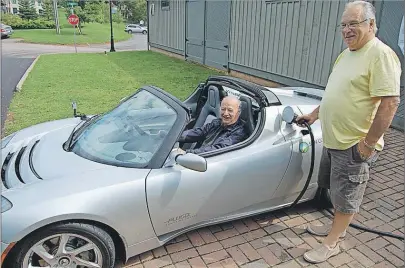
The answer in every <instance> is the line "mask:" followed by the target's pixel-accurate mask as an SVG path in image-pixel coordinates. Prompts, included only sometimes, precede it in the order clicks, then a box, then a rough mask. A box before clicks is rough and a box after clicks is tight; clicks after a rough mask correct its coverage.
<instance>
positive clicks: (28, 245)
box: [3, 223, 115, 268]
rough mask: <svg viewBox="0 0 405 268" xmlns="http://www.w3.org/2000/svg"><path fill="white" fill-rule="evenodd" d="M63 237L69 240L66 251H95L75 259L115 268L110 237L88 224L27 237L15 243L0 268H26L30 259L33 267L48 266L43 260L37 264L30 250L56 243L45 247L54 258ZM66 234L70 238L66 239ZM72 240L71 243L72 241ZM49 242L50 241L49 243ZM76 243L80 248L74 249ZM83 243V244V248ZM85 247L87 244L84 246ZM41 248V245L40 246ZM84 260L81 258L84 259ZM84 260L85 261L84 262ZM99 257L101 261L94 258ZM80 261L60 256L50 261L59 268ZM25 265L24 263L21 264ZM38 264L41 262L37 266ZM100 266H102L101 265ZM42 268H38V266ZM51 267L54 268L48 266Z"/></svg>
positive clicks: (61, 226) (57, 227)
mask: <svg viewBox="0 0 405 268" xmlns="http://www.w3.org/2000/svg"><path fill="white" fill-rule="evenodd" d="M62 234H64V235H65V237H68V236H69V237H70V238H69V240H68V241H67V243H66V247H67V248H68V249H69V250H73V249H76V248H80V247H82V246H83V245H84V246H87V245H89V246H94V249H91V250H89V251H83V252H84V253H79V254H77V255H76V256H79V257H80V259H84V260H86V261H91V262H95V263H96V262H97V259H98V260H99V262H98V264H99V265H100V266H101V268H113V267H114V261H115V246H114V242H113V240H112V238H111V236H110V235H109V234H108V233H107V232H105V231H104V230H103V229H100V228H98V227H96V226H93V225H89V224H83V223H65V224H57V225H53V226H50V227H47V228H45V229H43V230H40V231H39V232H36V233H34V234H32V235H29V236H28V237H26V238H25V239H24V240H23V241H21V242H20V243H18V244H17V245H16V246H15V248H14V249H13V250H12V252H11V253H10V256H7V260H6V263H5V264H4V266H3V268H6V267H7V268H12V267H13V268H27V267H29V266H28V260H29V256H33V260H32V261H33V262H35V263H34V265H37V266H39V265H44V266H47V264H46V263H44V261H43V260H39V258H38V255H37V254H36V253H33V251H32V249H33V248H34V247H35V246H36V245H37V244H38V243H40V242H41V241H42V242H41V243H40V244H42V243H44V242H47V241H48V243H50V242H49V241H52V242H54V241H56V245H53V244H51V247H48V246H47V247H46V249H47V251H48V253H50V254H51V255H52V256H55V255H57V254H56V250H57V248H58V246H57V245H59V241H60V240H59V239H60V237H61V235H62ZM67 234H69V235H68V236H67ZM54 236H59V238H56V237H55V238H52V237H54ZM72 238H74V239H72ZM49 239H51V240H49ZM75 243H82V244H80V245H79V244H76V245H79V246H77V247H76V245H74V244H75ZM83 243H84V244H83ZM87 243H88V244H87ZM42 245H44V244H42ZM81 254H86V255H81ZM83 256H84V257H83ZM86 256H87V257H88V258H87V259H86ZM96 256H97V257H101V258H102V260H101V258H96ZM80 259H75V258H74V257H72V256H69V255H68V254H65V255H64V254H61V255H60V257H59V258H56V259H55V260H53V261H54V262H55V261H56V263H53V265H55V264H59V266H58V265H57V266H58V267H61V265H62V264H61V262H62V263H65V264H66V262H68V263H71V262H76V264H77V263H78V261H80ZM24 262H25V263H24ZM39 262H42V264H41V263H39ZM101 262H102V265H101ZM39 267H41V266H39ZM51 267H54V266H51Z"/></svg>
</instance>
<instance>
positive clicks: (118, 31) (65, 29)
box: [12, 10, 131, 45]
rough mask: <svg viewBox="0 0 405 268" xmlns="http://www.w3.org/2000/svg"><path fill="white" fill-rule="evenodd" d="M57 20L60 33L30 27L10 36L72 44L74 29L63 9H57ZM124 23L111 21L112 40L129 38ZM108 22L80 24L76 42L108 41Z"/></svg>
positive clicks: (40, 41) (25, 39)
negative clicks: (80, 30) (80, 28)
mask: <svg viewBox="0 0 405 268" xmlns="http://www.w3.org/2000/svg"><path fill="white" fill-rule="evenodd" d="M59 21H60V25H61V29H60V34H56V30H55V29H30V30H20V29H18V30H15V31H14V34H13V35H12V38H22V39H23V41H22V42H27V43H38V44H55V45H73V44H74V42H75V40H74V38H75V37H74V35H73V34H74V31H75V29H74V28H73V26H72V25H70V24H69V22H68V21H67V19H66V17H65V12H64V11H63V10H60V11H59ZM124 29H125V24H124V23H119V24H118V23H113V34H114V41H116V42H119V41H124V40H128V39H129V38H131V35H130V34H127V33H126V32H124ZM110 31H111V30H110V24H109V23H105V24H100V23H86V24H83V25H82V34H81V35H80V34H79V31H78V29H76V44H79V45H87V44H101V43H107V42H110Z"/></svg>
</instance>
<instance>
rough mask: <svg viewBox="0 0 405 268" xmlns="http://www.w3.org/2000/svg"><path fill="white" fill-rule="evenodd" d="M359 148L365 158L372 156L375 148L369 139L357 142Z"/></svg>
mask: <svg viewBox="0 0 405 268" xmlns="http://www.w3.org/2000/svg"><path fill="white" fill-rule="evenodd" d="M357 150H358V152H359V153H360V155H361V158H363V160H367V159H369V158H370V156H371V155H372V154H373V153H374V151H375V149H374V148H373V147H372V146H370V144H368V143H367V141H365V140H364V139H363V140H361V141H360V142H359V143H358V144H357Z"/></svg>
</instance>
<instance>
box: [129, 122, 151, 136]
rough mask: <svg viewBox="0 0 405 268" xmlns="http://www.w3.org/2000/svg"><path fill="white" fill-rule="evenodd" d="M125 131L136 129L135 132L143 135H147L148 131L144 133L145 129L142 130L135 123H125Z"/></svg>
mask: <svg viewBox="0 0 405 268" xmlns="http://www.w3.org/2000/svg"><path fill="white" fill-rule="evenodd" d="M124 129H125V132H130V133H131V132H133V131H134V130H136V132H138V133H139V134H141V135H142V136H144V135H148V133H146V132H145V131H143V130H142V129H141V128H140V127H139V126H138V125H137V124H135V123H131V125H127V124H126V125H125V126H124Z"/></svg>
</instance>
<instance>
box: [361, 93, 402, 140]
mask: <svg viewBox="0 0 405 268" xmlns="http://www.w3.org/2000/svg"><path fill="white" fill-rule="evenodd" d="M398 105H399V97H397V96H394V97H382V98H381V103H380V106H379V107H378V110H377V113H376V115H375V117H374V121H373V123H372V124H371V127H370V130H369V132H368V134H367V136H366V139H365V141H366V143H367V144H368V145H370V146H372V147H374V146H375V145H376V144H377V142H378V140H379V139H380V138H381V136H382V135H383V134H384V133H385V132H386V131H387V129H388V128H389V127H390V125H391V122H392V119H393V118H394V115H395V113H396V111H397V109H398Z"/></svg>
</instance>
